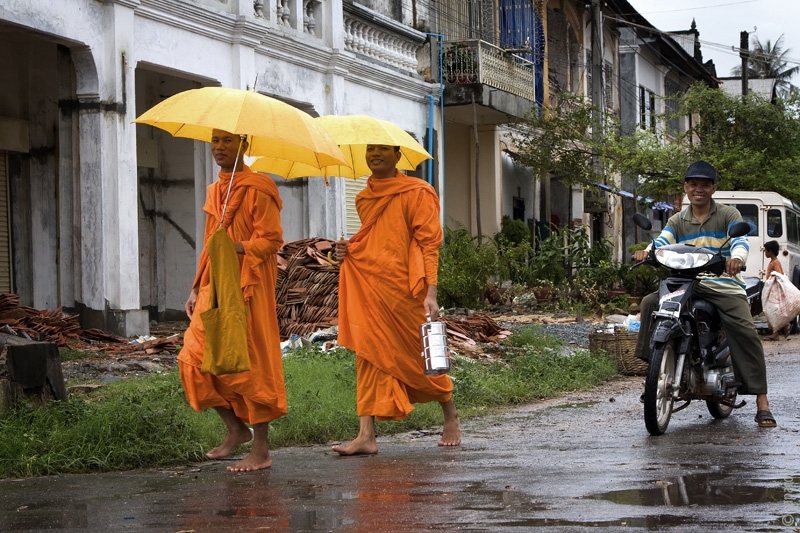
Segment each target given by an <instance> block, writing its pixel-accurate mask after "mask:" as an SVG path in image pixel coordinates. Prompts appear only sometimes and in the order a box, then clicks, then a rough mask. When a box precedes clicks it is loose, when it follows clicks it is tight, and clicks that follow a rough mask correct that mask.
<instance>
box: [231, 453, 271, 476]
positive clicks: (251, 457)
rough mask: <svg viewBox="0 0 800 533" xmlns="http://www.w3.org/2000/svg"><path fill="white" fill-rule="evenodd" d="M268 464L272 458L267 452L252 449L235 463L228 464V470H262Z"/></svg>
mask: <svg viewBox="0 0 800 533" xmlns="http://www.w3.org/2000/svg"><path fill="white" fill-rule="evenodd" d="M270 466H272V458H271V457H270V456H269V452H268V453H267V454H266V455H264V454H263V453H259V452H255V451H253V452H250V453H249V454H248V455H247V457H245V458H244V459H242V460H241V461H239V462H238V463H236V464H235V465H233V466H229V467H228V472H254V471H256V470H264V469H265V468H269V467H270Z"/></svg>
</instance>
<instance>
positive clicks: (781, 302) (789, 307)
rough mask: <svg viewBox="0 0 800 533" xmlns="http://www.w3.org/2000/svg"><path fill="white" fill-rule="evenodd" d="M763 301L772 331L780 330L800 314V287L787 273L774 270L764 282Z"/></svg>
mask: <svg viewBox="0 0 800 533" xmlns="http://www.w3.org/2000/svg"><path fill="white" fill-rule="evenodd" d="M761 302H762V304H763V306H764V314H765V315H766V317H767V323H769V327H770V328H771V329H772V331H780V330H781V329H782V328H783V326H785V325H786V324H788V323H789V322H791V321H792V320H794V318H795V317H796V316H797V315H798V314H800V289H798V288H797V287H795V286H794V285H793V284H792V282H791V281H790V280H789V278H787V277H786V275H784V274H778V273H777V272H773V273H772V275H771V276H770V277H769V279H768V280H767V281H765V282H764V290H762V291H761Z"/></svg>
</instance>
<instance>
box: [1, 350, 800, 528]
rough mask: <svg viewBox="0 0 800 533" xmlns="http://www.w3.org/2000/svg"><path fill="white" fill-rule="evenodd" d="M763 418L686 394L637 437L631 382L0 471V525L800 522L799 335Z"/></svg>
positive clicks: (775, 366) (778, 354) (771, 361)
mask: <svg viewBox="0 0 800 533" xmlns="http://www.w3.org/2000/svg"><path fill="white" fill-rule="evenodd" d="M768 348H769V352H768V357H767V366H768V378H769V382H770V401H771V404H772V412H773V413H774V414H775V416H776V417H777V419H778V424H779V427H778V428H776V429H765V428H758V427H757V426H756V424H755V422H754V421H753V416H754V414H755V401H754V400H755V399H754V397H746V399H748V400H751V401H749V402H748V405H747V406H745V407H744V408H743V409H740V410H737V411H735V412H734V413H733V415H732V416H731V417H730V418H729V419H727V420H724V421H715V420H714V419H712V418H711V416H710V415H709V414H708V412H707V410H706V408H705V404H701V403H697V402H694V403H693V404H692V405H691V406H690V407H689V408H687V409H685V410H684V411H681V412H678V413H675V414H674V415H673V417H672V421H671V423H670V426H669V429H668V431H667V433H666V434H665V435H663V436H661V437H650V436H648V434H647V431H646V430H645V427H644V422H643V420H642V415H641V404H640V403H639V402H638V396H639V394H640V391H641V382H642V378H625V379H622V380H620V381H616V382H613V383H610V384H606V385H604V386H602V387H600V388H598V389H596V390H594V391H591V392H586V393H575V394H569V395H566V396H564V397H561V398H558V399H556V400H549V401H546V402H541V403H537V404H534V405H529V406H525V407H522V408H519V409H515V410H513V411H511V412H508V413H507V414H505V415H502V416H494V417H489V418H484V419H481V420H473V421H469V422H467V423H466V424H465V425H464V444H463V446H461V447H460V448H458V449H444V448H439V447H437V446H436V442H437V440H438V437H437V436H436V435H433V434H428V435H403V436H395V437H391V438H386V439H380V441H379V444H380V446H381V451H380V454H378V455H377V456H371V457H348V458H342V457H338V456H337V455H336V454H333V453H332V452H330V451H329V448H328V447H327V446H325V447H308V448H286V449H278V450H275V451H274V452H273V467H272V469H270V470H268V471H264V472H256V473H250V474H231V473H229V472H227V471H225V467H226V466H227V465H228V464H230V463H229V462H225V461H222V462H209V463H202V464H197V465H191V466H185V467H181V468H177V469H173V470H167V469H165V470H159V471H133V472H125V473H116V474H102V475H81V476H63V477H45V478H35V479H26V480H2V481H0V494H2V498H0V531H2V532H7V531H9V532H10V531H92V532H94V531H97V532H101V531H102V532H107V531H158V532H178V531H184V532H185V531H195V532H198V533H199V532H217V531H221V532H238V531H242V532H244V531H248V532H250V531H293V532H295V531H296V532H302V531H346V532H365V533H366V532H371V533H379V532H394V531H428V530H434V531H437V530H438V531H455V530H458V531H487V532H488V531H491V532H498V531H499V532H502V531H514V532H519V531H528V530H532V529H534V528H536V529H537V530H542V531H569V532H572V531H596V530H598V529H603V530H606V531H616V530H622V529H624V530H626V531H631V530H639V531H645V530H648V531H657V530H670V531H687V532H689V531H692V532H694V531H697V532H699V531H703V532H708V531H723V530H724V531H760V532H764V531H800V529H796V528H800V461H798V458H799V457H800V406H799V405H798V402H797V400H796V397H797V395H798V391H800V339H796V338H793V339H790V340H789V341H781V342H779V343H769V344H768Z"/></svg>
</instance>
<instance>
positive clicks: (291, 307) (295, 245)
mask: <svg viewBox="0 0 800 533" xmlns="http://www.w3.org/2000/svg"><path fill="white" fill-rule="evenodd" d="M333 243H334V241H330V240H327V239H318V238H312V239H303V240H299V241H292V242H287V243H285V244H284V245H283V246H282V247H281V249H280V250H279V251H278V281H277V284H276V286H275V301H276V304H277V310H278V326H279V328H280V333H281V340H282V341H283V340H286V339H288V338H289V337H290V336H291V335H292V334H295V335H298V336H300V337H303V336H306V335H308V334H310V333H313V332H315V331H317V330H320V329H325V328H329V327H331V326H335V325H337V324H338V323H339V266H338V265H334V264H332V263H331V262H330V261H329V260H328V252H330V251H332V250H333Z"/></svg>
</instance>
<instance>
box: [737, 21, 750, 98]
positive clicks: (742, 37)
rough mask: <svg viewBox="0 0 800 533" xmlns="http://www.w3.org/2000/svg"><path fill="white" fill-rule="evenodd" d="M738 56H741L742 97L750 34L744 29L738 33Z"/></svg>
mask: <svg viewBox="0 0 800 533" xmlns="http://www.w3.org/2000/svg"><path fill="white" fill-rule="evenodd" d="M739 57H741V58H742V98H743V99H744V97H745V96H747V85H748V84H747V77H748V70H749V69H748V67H747V61H748V59H750V34H749V33H747V32H746V31H743V32H741V33H739Z"/></svg>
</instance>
